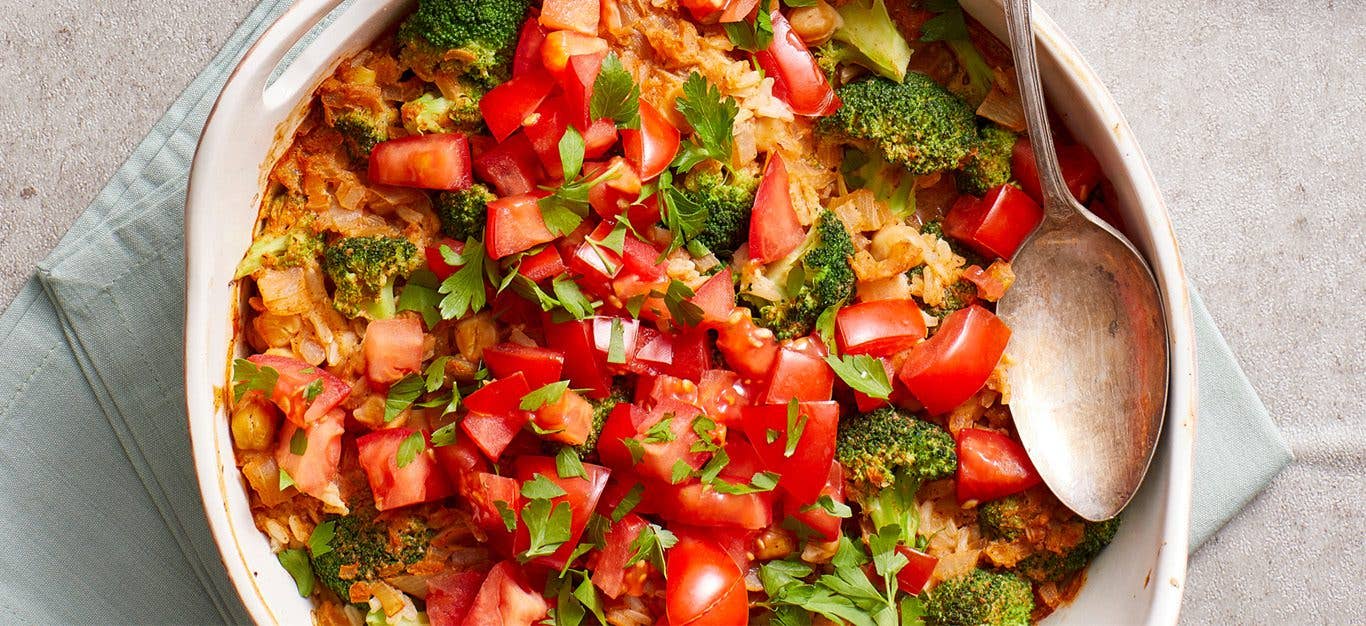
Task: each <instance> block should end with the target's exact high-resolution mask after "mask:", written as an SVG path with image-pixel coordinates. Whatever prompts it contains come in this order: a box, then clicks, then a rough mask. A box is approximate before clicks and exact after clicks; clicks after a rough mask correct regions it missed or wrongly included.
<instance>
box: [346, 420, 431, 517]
mask: <svg viewBox="0 0 1366 626" xmlns="http://www.w3.org/2000/svg"><path fill="white" fill-rule="evenodd" d="M414 434H417V435H420V436H422V437H423V439H424V442H423V444H422V450H421V451H420V452H418V453H417V454H416V455H415V456H413V458H412V460H411V461H409V462H408V463H407V464H406V465H404V466H403V467H399V464H398V452H399V446H400V445H401V444H402V443H403V442H404V440H406V439H408V438H409V437H411V436H413V435H414ZM426 437H427V435H426V433H423V432H422V431H418V430H413V429H411V428H388V429H385V430H377V431H374V432H372V433H370V434H368V435H365V436H364V437H361V438H359V439H357V440H356V448H357V450H358V451H359V453H360V466H361V468H362V469H364V470H365V477H366V479H368V480H369V482H370V491H371V493H373V494H374V495H375V509H376V510H379V511H388V510H390V509H396V508H398V507H401V506H408V505H409V504H417V503H419V502H431V501H432V500H440V499H442V498H445V497H446V496H449V495H451V493H452V490H451V485H450V483H449V482H448V481H447V480H446V477H445V476H444V475H442V473H441V471H440V470H439V469H438V468H437V463H436V459H435V458H434V457H433V456H432V452H431V450H430V446H429V445H428V444H427V443H426V441H425V439H426Z"/></svg>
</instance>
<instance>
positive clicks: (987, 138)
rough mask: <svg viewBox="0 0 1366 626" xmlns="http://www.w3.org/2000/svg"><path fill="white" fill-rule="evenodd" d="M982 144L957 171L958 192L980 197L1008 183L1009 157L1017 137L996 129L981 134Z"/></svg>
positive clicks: (987, 128)
mask: <svg viewBox="0 0 1366 626" xmlns="http://www.w3.org/2000/svg"><path fill="white" fill-rule="evenodd" d="M981 136H982V141H981V143H979V144H977V152H976V153H975V154H973V155H972V159H971V160H969V161H968V162H967V164H965V165H964V166H963V169H961V170H958V175H957V178H956V180H957V182H958V190H959V191H961V192H963V193H968V194H972V195H974V196H980V195H982V194H984V193H986V192H987V191H989V190H991V189H994V188H996V187H999V186H1001V185H1004V184H1006V183H1007V182H1009V181H1010V155H1011V153H1012V152H1014V150H1015V140H1016V139H1017V136H1016V135H1015V133H1012V132H1010V131H1008V130H1006V129H1004V128H1001V127H999V126H996V125H991V126H987V127H985V128H983V129H982V132H981Z"/></svg>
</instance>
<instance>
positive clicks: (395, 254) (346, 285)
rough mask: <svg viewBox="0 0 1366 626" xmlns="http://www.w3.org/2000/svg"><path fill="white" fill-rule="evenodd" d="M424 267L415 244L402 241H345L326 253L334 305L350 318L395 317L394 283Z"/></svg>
mask: <svg viewBox="0 0 1366 626" xmlns="http://www.w3.org/2000/svg"><path fill="white" fill-rule="evenodd" d="M421 265H422V256H421V254H419V253H418V249H417V246H415V245H413V242H411V241H408V240H407V239H404V238H402V237H344V238H342V239H339V240H337V241H336V242H333V243H332V244H331V245H329V246H327V249H326V250H324V251H323V268H324V269H326V270H327V275H328V276H330V277H331V278H332V282H333V284H335V285H336V291H335V292H334V293H333V296H332V305H333V306H335V307H336V308H337V310H338V311H341V312H342V314H344V315H346V316H347V317H356V316H358V315H365V316H366V317H369V318H370V319H382V318H385V317H391V316H393V314H394V281H395V280H396V279H398V278H407V277H408V275H409V274H411V273H412V272H413V270H415V269H417V268H418V267H419V266H421Z"/></svg>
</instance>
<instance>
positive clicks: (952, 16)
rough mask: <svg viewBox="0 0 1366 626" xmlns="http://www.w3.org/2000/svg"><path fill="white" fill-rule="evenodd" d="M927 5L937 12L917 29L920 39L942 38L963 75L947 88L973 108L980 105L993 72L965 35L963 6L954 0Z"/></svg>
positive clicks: (990, 83) (933, 39)
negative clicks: (956, 60)
mask: <svg viewBox="0 0 1366 626" xmlns="http://www.w3.org/2000/svg"><path fill="white" fill-rule="evenodd" d="M925 4H926V5H927V6H926V8H928V9H930V10H932V11H934V12H936V13H938V14H939V15H936V16H935V17H933V18H931V19H930V21H928V22H926V23H925V25H924V26H922V27H921V30H920V40H921V41H942V42H944V44H945V45H947V46H948V47H949V50H951V51H952V52H953V56H954V57H955V58H956V59H958V66H959V67H960V68H962V70H963V74H962V77H961V79H960V80H959V81H955V82H954V83H952V84H950V85H949V91H952V92H954V93H956V94H958V96H959V97H961V98H963V99H964V100H967V101H968V103H969V104H971V105H972V107H973V108H974V110H975V109H976V107H978V106H981V105H982V101H983V100H986V98H987V94H989V93H991V88H992V85H993V84H995V81H996V72H995V71H994V70H993V69H992V68H991V65H990V64H989V63H987V60H986V59H985V58H983V57H982V53H981V52H980V51H978V50H977V47H976V46H974V45H972V40H971V39H970V38H969V37H968V23H967V20H966V19H964V18H963V8H962V7H961V6H959V5H958V2H956V1H954V0H935V1H934V2H926V3H925Z"/></svg>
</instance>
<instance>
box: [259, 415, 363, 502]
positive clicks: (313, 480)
mask: <svg viewBox="0 0 1366 626" xmlns="http://www.w3.org/2000/svg"><path fill="white" fill-rule="evenodd" d="M345 420H346V413H345V412H343V411H342V410H341V409H334V410H332V411H330V412H328V413H327V415H326V416H324V417H323V418H321V419H319V420H317V421H315V422H313V423H312V424H310V425H309V426H308V427H306V428H303V429H302V430H303V437H302V444H303V445H297V444H296V442H295V441H294V439H295V435H296V434H297V433H298V432H299V431H300V428H299V427H298V426H296V425H294V424H293V423H290V422H285V423H284V426H283V428H281V429H280V439H279V443H278V444H277V447H276V448H275V463H276V464H277V465H279V466H280V471H282V472H285V473H287V474H289V477H290V478H291V479H293V480H294V486H295V487H296V488H297V489H298V490H299V491H300V492H302V493H306V494H308V495H310V496H313V497H315V498H318V499H319V500H326V499H328V498H329V497H331V498H336V497H337V493H336V491H335V490H336V482H337V476H338V467H340V466H341V443H342V442H341V440H342V432H343V430H344V427H343V423H344V422H345ZM301 448H302V452H301V453H300V454H295V452H296V451H300V449H301ZM329 492H330V493H329Z"/></svg>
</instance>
